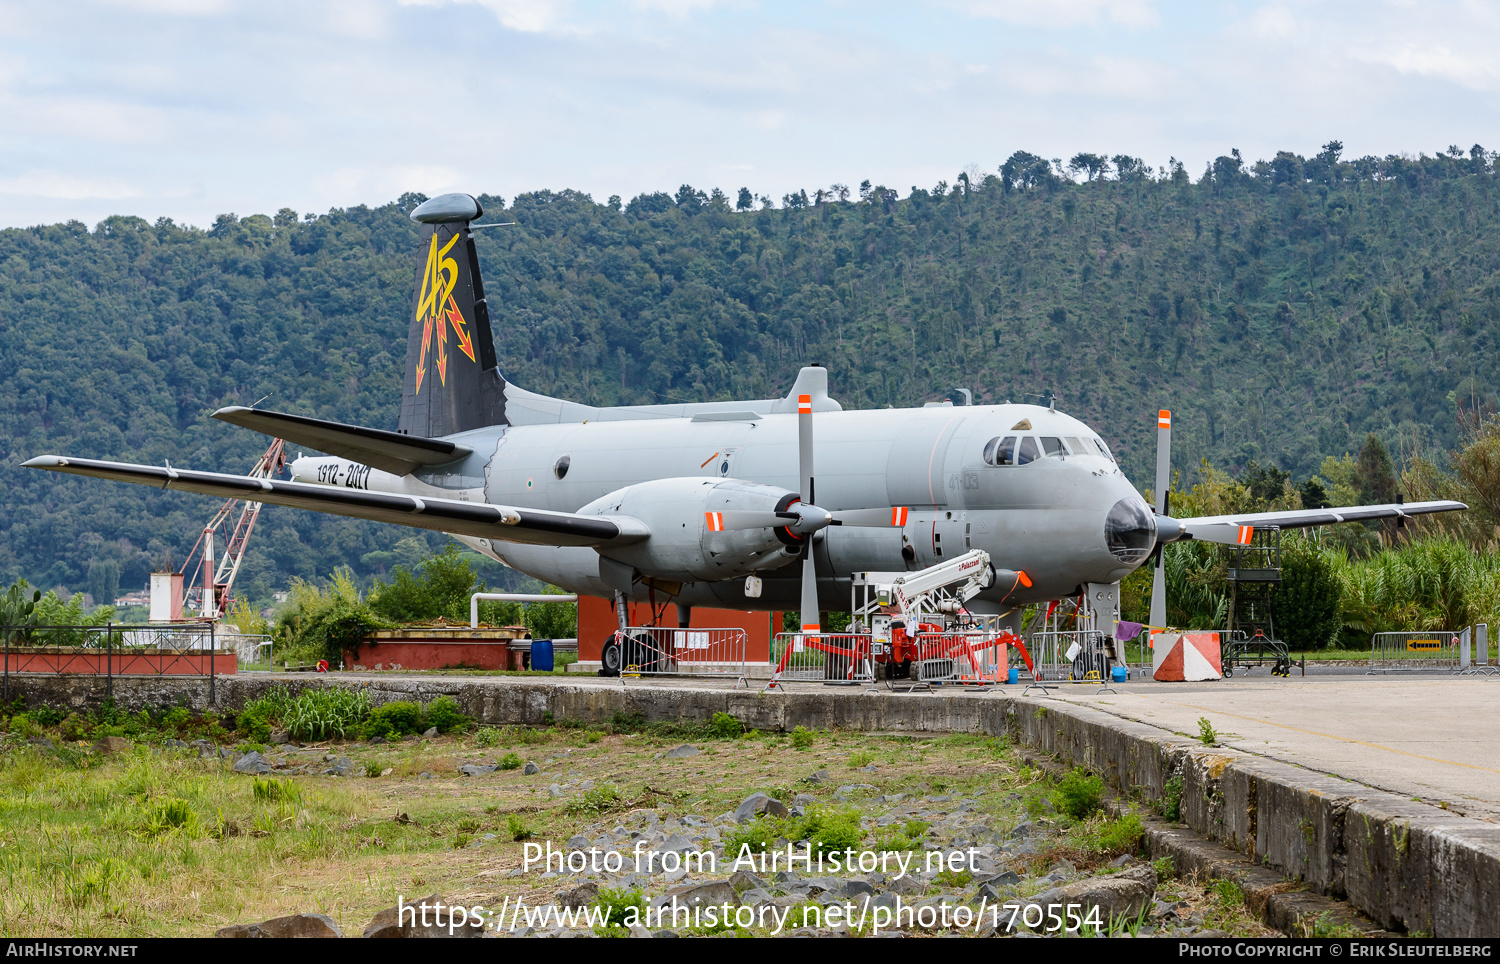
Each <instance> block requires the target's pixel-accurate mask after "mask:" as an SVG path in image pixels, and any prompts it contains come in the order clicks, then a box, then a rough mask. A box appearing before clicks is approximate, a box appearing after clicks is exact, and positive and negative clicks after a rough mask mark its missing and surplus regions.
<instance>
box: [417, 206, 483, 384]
mask: <svg viewBox="0 0 1500 964" xmlns="http://www.w3.org/2000/svg"><path fill="white" fill-rule="evenodd" d="M458 238H459V235H458V234H454V235H453V237H451V238H449V239H448V243H447V244H445V245H443V246H442V248H439V247H438V242H437V232H433V235H432V241H431V243H430V245H429V246H428V249H427V265H426V267H425V268H424V269H423V271H422V293H421V296H420V297H419V298H418V300H417V317H418V318H420V319H422V351H421V354H420V355H419V356H418V358H417V391H418V392H419V393H420V392H421V391H422V381H423V379H424V378H425V377H426V375H427V352H428V351H429V349H430V348H431V347H432V343H433V341H434V340H435V341H436V342H437V354H438V362H437V364H438V378H439V380H441V381H442V383H443V384H445V385H446V384H447V383H448V326H449V325H452V326H453V332H454V334H455V335H457V337H458V345H459V349H460V350H461V351H462V352H463V353H464V354H465V355H468V356H469V360H470V361H474V360H475V358H474V342H473V339H472V338H471V337H469V333H468V331H467V329H466V327H465V321H464V316H463V313H462V312H460V311H459V310H458V304H457V302H455V301H454V300H453V289H454V287H455V286H456V285H457V284H458V262H456V261H455V260H454V259H453V258H451V257H448V252H449V251H451V250H452V249H453V246H454V245H455V244H457V243H458Z"/></svg>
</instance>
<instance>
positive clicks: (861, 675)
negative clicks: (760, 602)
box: [766, 633, 875, 689]
mask: <svg viewBox="0 0 1500 964" xmlns="http://www.w3.org/2000/svg"><path fill="white" fill-rule="evenodd" d="M872 643H873V637H872V636H870V635H869V634H868V633H777V634H776V640H775V644H774V647H773V649H772V652H771V657H772V664H771V679H770V681H769V682H768V683H766V689H772V688H774V687H775V686H777V685H778V684H780V683H788V682H818V683H827V684H845V685H857V684H859V683H874V681H875V659H874V656H873V654H872Z"/></svg>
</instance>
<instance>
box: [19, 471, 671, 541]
mask: <svg viewBox="0 0 1500 964" xmlns="http://www.w3.org/2000/svg"><path fill="white" fill-rule="evenodd" d="M22 464H24V465H25V466H26V467H27V468H30V469H47V470H49V471H52V472H68V473H71V474H73V475H87V476H92V477H94V478H99V479H113V480H115V481H117V482H135V483H138V484H141V485H157V486H160V487H162V488H164V489H180V490H182V491H184V492H196V493H199V494H200V495H213V496H218V497H219V498H221V499H244V500H246V501H249V502H263V503H265V504H266V505H284V506H287V507H289V508H293V509H311V510H312V511H314V512H327V513H329V514H330V515H342V516H350V517H351V518H355V519H370V520H372V521H374V522H390V523H394V524H396V525H404V526H417V527H418V528H422V529H434V530H436V531H438V532H452V533H456V534H458V535H466V536H476V537H478V538H481V539H496V540H499V541H501V542H520V543H527V544H530V545H542V546H603V545H625V544H629V543H632V542H640V541H641V540H643V539H645V538H647V537H649V536H650V534H651V530H650V529H648V528H647V527H646V525H645V523H643V522H641V521H640V520H638V519H635V518H632V517H630V516H592V515H576V514H574V513H571V512H549V511H546V510H544V509H523V508H518V507H514V506H506V505H490V504H488V503H484V502H459V501H457V500H455V499H428V498H418V497H416V496H414V495H398V494H395V493H390V492H368V491H365V490H363V489H349V488H344V487H342V486H331V485H314V484H311V483H307V482H280V481H276V480H273V479H253V478H250V477H249V476H243V475H222V474H220V473H218V472H193V471H190V470H188V469H174V468H172V467H171V466H157V465H132V464H130V463H128V462H100V461H95V460H94V459H72V458H62V457H60V456H56V455H39V456H37V457H36V458H34V459H31V460H29V461H27V462H24V463H22Z"/></svg>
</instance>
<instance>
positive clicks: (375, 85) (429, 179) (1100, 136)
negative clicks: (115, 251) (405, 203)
mask: <svg viewBox="0 0 1500 964" xmlns="http://www.w3.org/2000/svg"><path fill="white" fill-rule="evenodd" d="M1496 49H1500V3H1489V2H1479V0H1469V2H1464V0H1453V2H1449V0H1424V2H1420V3H1417V2H1391V0H1359V2H1340V0H1328V2H1317V0H1303V2H1299V3H1286V4H1282V3H1275V2H1271V3H1261V2H1248V0H1247V2H1238V3H1220V4H1214V3H1209V2H1207V0H1200V2H1184V3H1177V2H1169V0H1057V2H1052V3H1047V2H1042V0H1037V2H1025V0H946V2H933V3H925V4H918V3H882V2H852V0H803V2H799V3H778V2H772V0H622V2H617V3H591V2H586V0H295V2H291V0H70V2H68V3H57V2H26V0H0V145H3V148H0V226H18V225H30V224H38V223H51V222H57V221H65V220H68V219H72V218H77V219H79V220H81V221H84V222H85V223H88V224H91V225H92V224H94V223H95V222H97V221H98V220H99V219H100V218H102V217H104V216H106V215H109V214H114V213H126V214H137V215H141V216H143V217H146V218H149V219H152V220H154V219H156V218H158V217H163V216H165V217H171V218H175V219H176V220H178V221H179V222H187V223H192V224H198V225H206V224H208V223H210V222H211V221H212V219H213V217H214V216H215V215H217V214H220V213H223V212H234V213H237V214H239V215H241V216H244V215H247V214H252V213H256V212H267V213H269V212H274V211H275V210H277V209H278V208H282V207H292V208H295V209H296V210H298V211H300V212H304V213H306V212H321V211H326V210H327V209H328V208H330V207H336V206H348V205H354V204H361V203H364V204H379V203H383V202H385V201H389V200H391V199H393V198H395V197H396V196H398V195H399V194H401V193H402V192H405V191H421V192H424V193H427V194H435V193H439V192H442V191H445V190H464V191H469V192H471V193H480V192H482V191H488V192H491V193H497V194H502V195H504V196H505V197H507V198H510V197H513V196H515V194H517V193H518V192H522V191H530V190H537V189H540V188H552V189H561V188H574V189H577V190H581V191H586V192H588V193H590V194H592V195H593V196H594V197H595V198H597V199H600V200H603V199H604V198H607V197H608V196H609V195H611V194H619V195H621V196H623V197H625V198H629V197H631V196H633V195H635V194H638V193H640V192H643V191H654V190H668V191H671V190H675V189H676V187H677V186H678V185H679V184H682V183H690V184H693V185H694V186H696V187H699V188H703V189H708V188H712V187H716V186H717V187H721V188H723V189H725V190H726V191H728V192H730V193H731V194H732V193H733V192H734V191H735V190H736V189H737V188H739V187H740V186H742V185H744V186H748V187H749V188H750V189H751V190H752V191H754V192H756V193H757V194H768V195H771V196H773V197H776V198H779V197H781V195H783V194H785V193H787V192H788V191H792V190H796V189H798V188H804V189H807V190H809V191H810V190H812V189H815V188H817V187H820V186H826V185H828V184H830V183H833V182H844V183H847V184H858V182H859V181H861V180H863V179H865V178H869V179H871V180H872V181H874V182H876V183H883V184H887V185H889V186H891V187H895V188H898V189H899V190H900V191H901V192H902V193H903V194H904V193H905V192H906V191H907V190H909V189H910V187H911V186H912V185H914V184H915V185H921V186H924V187H930V186H931V185H932V184H934V183H936V182H937V181H938V180H940V179H947V180H950V181H951V180H952V179H953V178H954V176H955V175H956V174H957V172H959V171H961V170H964V169H966V168H967V169H971V170H972V169H973V166H977V167H978V168H980V169H983V170H986V171H993V170H994V169H995V168H996V167H997V166H998V164H999V163H1000V162H1001V161H1002V160H1003V159H1004V158H1005V157H1006V156H1008V155H1009V154H1010V153H1011V152H1012V151H1015V150H1017V149H1024V150H1029V151H1032V152H1034V153H1038V154H1042V155H1044V156H1047V157H1064V158H1066V157H1070V156H1072V155H1073V154H1074V153H1076V152H1078V151H1092V152H1095V153H1106V154H1117V153H1128V154H1132V155H1137V156H1141V157H1143V158H1145V160H1146V161H1147V163H1149V164H1152V165H1158V166H1159V165H1162V164H1164V163H1166V161H1167V159H1168V158H1169V157H1174V156H1175V157H1177V158H1180V159H1181V160H1183V161H1184V162H1185V163H1186V164H1187V167H1188V169H1189V171H1190V172H1191V173H1192V174H1193V175H1194V177H1196V176H1197V175H1198V174H1199V172H1201V171H1202V169H1203V167H1204V164H1205V162H1206V161H1208V160H1209V159H1211V158H1213V157H1214V156H1216V155H1218V154H1222V153H1226V152H1227V151H1228V150H1229V149H1230V148H1231V147H1238V148H1240V149H1241V151H1242V152H1243V153H1244V154H1245V156H1246V157H1247V159H1251V160H1253V159H1255V158H1257V157H1268V156H1270V155H1271V154H1273V153H1274V152H1275V151H1276V150H1278V149H1283V150H1293V151H1296V152H1298V153H1301V154H1304V155H1310V154H1313V153H1316V152H1317V150H1318V148H1319V146H1320V145H1322V144H1323V143H1324V142H1326V141H1328V140H1330V139H1334V138H1337V139H1339V140H1342V141H1343V142H1344V144H1345V153H1346V156H1347V155H1360V154H1380V155H1384V154H1392V153H1396V154H1399V153H1413V154H1414V153H1417V152H1426V153H1433V152H1435V151H1437V150H1441V149H1443V148H1446V147H1447V146H1448V145H1450V144H1458V145H1460V146H1462V147H1464V148H1468V147H1469V146H1470V145H1472V144H1474V143H1476V142H1478V143H1481V144H1483V145H1485V146H1486V147H1490V148H1500V136H1497V133H1496V121H1497V105H1500V97H1497V95H1500V58H1496V57H1495V55H1494V51H1495V50H1496Z"/></svg>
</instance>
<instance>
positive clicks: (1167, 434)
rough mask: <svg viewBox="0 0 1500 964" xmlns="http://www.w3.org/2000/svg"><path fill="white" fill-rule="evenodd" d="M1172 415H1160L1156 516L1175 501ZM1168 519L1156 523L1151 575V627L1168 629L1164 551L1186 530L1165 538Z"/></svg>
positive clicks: (1163, 410)
mask: <svg viewBox="0 0 1500 964" xmlns="http://www.w3.org/2000/svg"><path fill="white" fill-rule="evenodd" d="M1171 488H1172V413H1171V412H1169V411H1167V410H1166V409H1165V408H1164V409H1162V410H1160V411H1159V412H1157V413H1156V492H1155V495H1156V514H1157V515H1158V516H1163V517H1164V516H1166V514H1167V511H1168V510H1169V509H1170V508H1171V506H1170V505H1168V503H1169V502H1170V501H1171V499H1172V491H1171ZM1168 521H1175V520H1168V519H1165V518H1158V519H1157V520H1156V531H1157V536H1156V551H1155V552H1154V553H1153V555H1154V556H1155V557H1156V560H1155V563H1156V571H1155V572H1153V573H1152V574H1151V625H1152V626H1165V625H1166V624H1167V570H1166V567H1165V566H1164V565H1163V563H1162V556H1161V550H1162V547H1163V546H1164V545H1166V542H1167V541H1171V540H1175V539H1180V538H1182V535H1183V533H1182V529H1183V527H1182V526H1181V525H1180V524H1179V525H1178V531H1177V532H1176V533H1175V534H1170V535H1171V538H1170V539H1163V536H1166V535H1169V534H1168V533H1165V532H1163V531H1162V529H1163V523H1164V522H1168Z"/></svg>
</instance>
